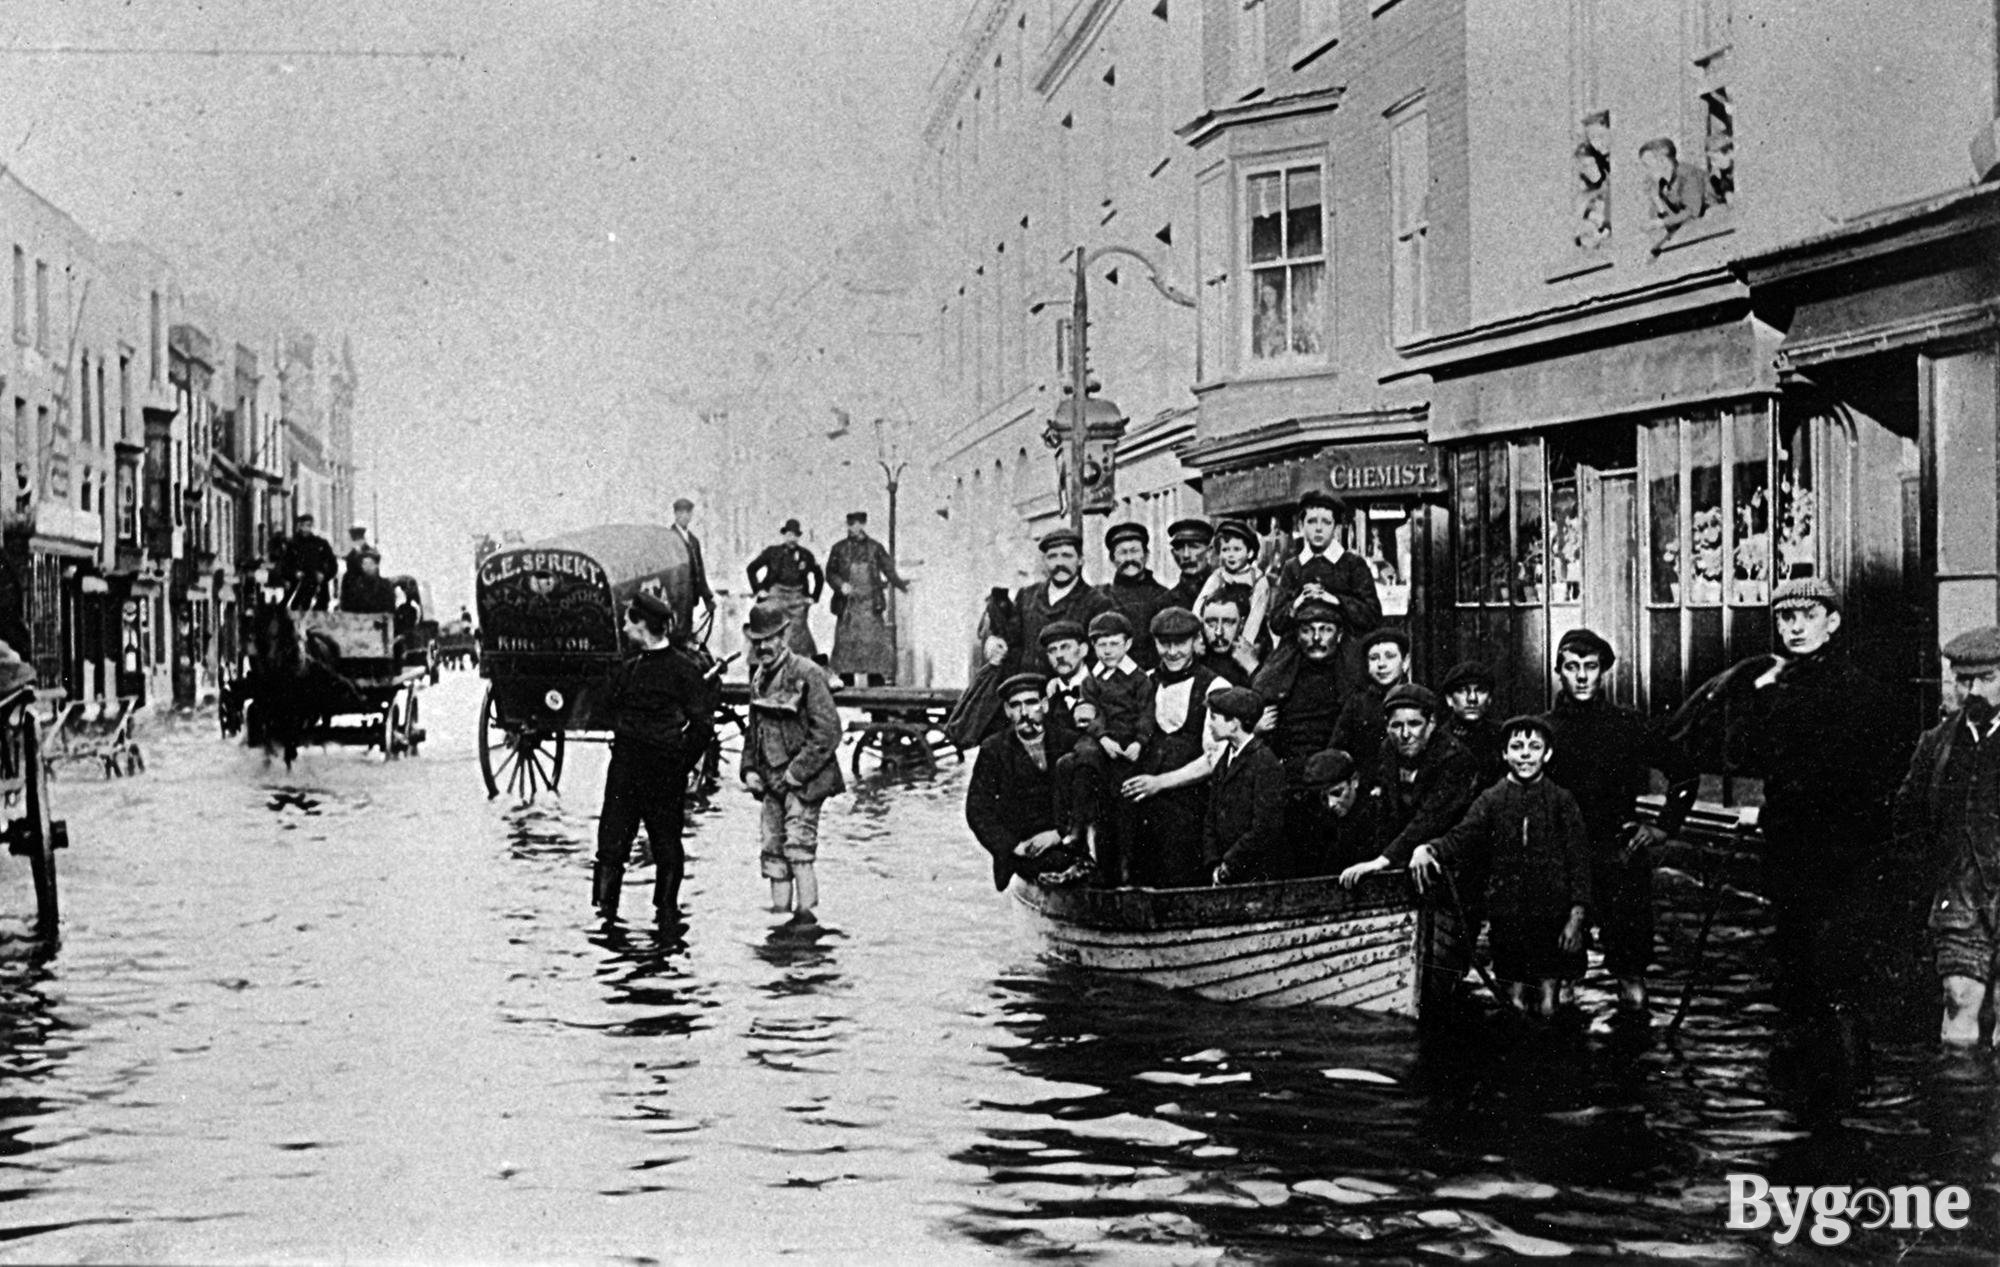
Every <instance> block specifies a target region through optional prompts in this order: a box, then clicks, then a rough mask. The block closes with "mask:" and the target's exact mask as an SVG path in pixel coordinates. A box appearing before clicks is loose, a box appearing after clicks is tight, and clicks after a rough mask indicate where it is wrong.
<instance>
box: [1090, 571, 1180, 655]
mask: <svg viewBox="0 0 2000 1267" xmlns="http://www.w3.org/2000/svg"><path fill="white" fill-rule="evenodd" d="M1104 592H1105V594H1106V596H1107V597H1109V598H1110V599H1111V606H1112V607H1113V608H1114V609H1116V610H1117V611H1119V612H1121V613H1123V615H1124V617H1125V619H1127V620H1129V621H1131V622H1132V658H1133V659H1134V660H1135V661H1137V662H1138V664H1139V667H1140V668H1142V669H1150V668H1152V667H1153V666H1154V665H1156V664H1158V663H1159V662H1160V656H1159V653H1158V652H1156V651H1155V650H1154V649H1153V617H1154V616H1156V615H1158V614H1159V613H1160V612H1162V611H1164V610H1166V609H1167V608H1168V607H1171V606H1173V602H1174V596H1173V591H1171V590H1169V589H1168V588H1167V587H1166V586H1164V585H1162V584H1160V583H1159V582H1158V581H1156V580H1154V579H1153V574H1152V573H1151V572H1141V573H1139V575H1138V576H1137V577H1135V578H1132V579H1129V580H1128V579H1126V578H1125V577H1124V576H1123V575H1119V576H1114V577H1112V578H1111V584H1109V585H1107V586H1105V587H1104Z"/></svg>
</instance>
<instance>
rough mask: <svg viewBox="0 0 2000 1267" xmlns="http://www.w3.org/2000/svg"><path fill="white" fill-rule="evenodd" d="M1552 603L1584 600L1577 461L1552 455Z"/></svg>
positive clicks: (1550, 525)
mask: <svg viewBox="0 0 2000 1267" xmlns="http://www.w3.org/2000/svg"><path fill="white" fill-rule="evenodd" d="M1548 542H1549V553H1548V557H1549V563H1548V569H1549V570H1548V585H1549V602H1551V603H1554V604H1557V605H1560V606H1570V605H1573V604H1576V603H1580V602H1582V601H1583V516H1582V513H1581V503H1580V501H1579V500H1578V497H1577V486H1576V458H1575V457H1574V456H1572V455H1569V454H1565V453H1561V452H1559V451H1557V450H1555V449H1551V450H1550V452H1549V521H1548Z"/></svg>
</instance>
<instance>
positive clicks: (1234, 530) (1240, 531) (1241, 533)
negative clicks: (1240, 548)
mask: <svg viewBox="0 0 2000 1267" xmlns="http://www.w3.org/2000/svg"><path fill="white" fill-rule="evenodd" d="M1231 538H1234V539H1235V540H1237V541H1241V542H1242V543H1243V544H1244V545H1246V546H1248V547H1250V553H1251V554H1255V553H1257V545H1258V542H1257V530H1256V529H1255V528H1252V527H1251V526H1250V525H1249V524H1246V523H1244V522H1243V521H1242V520H1240V519H1231V520H1228V521H1227V522H1225V523H1223V524H1222V525H1221V526H1219V527H1218V528H1216V530H1215V539H1216V540H1217V541H1228V540H1230V539H1231Z"/></svg>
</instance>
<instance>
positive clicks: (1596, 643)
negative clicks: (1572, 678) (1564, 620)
mask: <svg viewBox="0 0 2000 1267" xmlns="http://www.w3.org/2000/svg"><path fill="white" fill-rule="evenodd" d="M1565 651H1568V652H1573V653H1575V654H1576V655H1578V656H1592V655H1594V656H1596V657H1597V667H1598V668H1600V669H1603V670H1604V671H1605V672H1606V673H1609V672H1610V671H1611V666H1612V665H1614V664H1616V663H1618V653H1617V652H1616V651H1613V650H1612V649H1611V644H1610V643H1608V642H1606V641H1605V640H1604V638H1603V636H1602V635H1600V634H1599V633H1598V632H1597V631H1596V630H1594V629H1572V630H1570V631H1569V632H1568V633H1566V634H1564V635H1563V636H1562V637H1561V638H1558V639H1557V640H1556V667H1558V668H1560V667H1562V658H1563V652H1565Z"/></svg>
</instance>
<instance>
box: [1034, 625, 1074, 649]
mask: <svg viewBox="0 0 2000 1267" xmlns="http://www.w3.org/2000/svg"><path fill="white" fill-rule="evenodd" d="M1065 638H1067V639H1069V640H1070V641H1071V642H1082V641H1083V626H1082V625H1079V624H1077V623H1076V622H1075V621H1073V620H1052V621H1050V622H1049V623H1048V624H1046V625H1043V626H1042V631H1041V632H1040V633H1039V634H1036V635H1035V640H1036V641H1037V642H1039V643H1041V644H1042V646H1044V647H1047V646H1048V645H1049V644H1050V643H1052V642H1061V641H1062V640H1063V639H1065Z"/></svg>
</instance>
